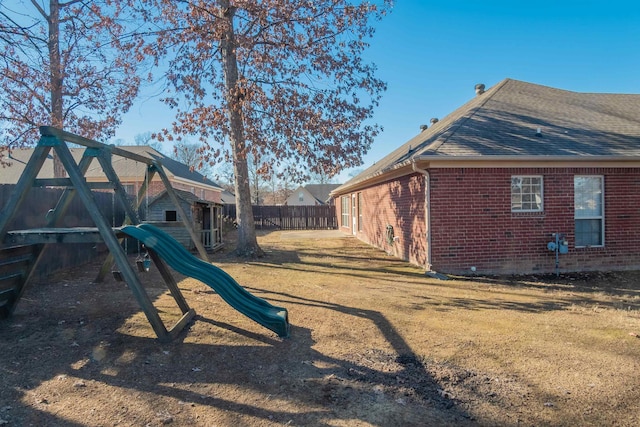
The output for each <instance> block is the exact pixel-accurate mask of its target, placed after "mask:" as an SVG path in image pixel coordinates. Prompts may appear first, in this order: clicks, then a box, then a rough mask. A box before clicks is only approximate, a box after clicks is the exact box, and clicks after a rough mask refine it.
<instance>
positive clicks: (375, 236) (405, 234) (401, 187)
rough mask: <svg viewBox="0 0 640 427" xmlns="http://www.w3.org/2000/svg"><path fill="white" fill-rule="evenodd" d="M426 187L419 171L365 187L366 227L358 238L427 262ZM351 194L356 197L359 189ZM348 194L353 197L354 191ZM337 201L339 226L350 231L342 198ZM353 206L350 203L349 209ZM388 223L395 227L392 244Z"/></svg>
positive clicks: (391, 251) (400, 254) (389, 251)
mask: <svg viewBox="0 0 640 427" xmlns="http://www.w3.org/2000/svg"><path fill="white" fill-rule="evenodd" d="M424 188H425V187H424V178H423V177H422V175H418V174H416V175H411V176H407V177H403V178H401V179H399V180H396V181H389V182H386V183H383V184H380V185H378V186H375V187H370V188H367V189H364V190H362V199H363V203H362V228H363V230H362V231H358V232H357V233H356V237H358V238H359V239H360V240H362V241H364V242H366V243H369V244H371V245H372V246H375V247H377V248H380V249H382V250H384V251H385V252H387V253H389V254H392V255H394V256H397V257H399V258H401V259H404V260H407V261H409V262H412V263H414V264H417V265H424V264H425V262H426V247H427V246H426V231H425V230H426V226H425V216H424V191H425V190H424ZM352 194H356V197H357V192H356V193H352ZM349 197H350V200H351V194H349ZM335 204H336V213H337V215H338V220H339V221H340V229H341V230H342V231H344V232H345V233H349V234H350V233H351V232H352V230H351V227H350V226H349V227H343V226H342V221H341V219H342V216H341V214H342V210H341V206H342V204H341V202H340V199H339V198H338V199H336V201H335ZM351 206H352V204H351V202H350V203H349V210H350V211H351ZM349 218H351V212H349ZM387 225H391V226H392V227H393V234H394V236H395V237H396V239H395V240H394V242H393V243H392V244H390V243H389V242H388V238H387Z"/></svg>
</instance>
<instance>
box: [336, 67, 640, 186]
mask: <svg viewBox="0 0 640 427" xmlns="http://www.w3.org/2000/svg"><path fill="white" fill-rule="evenodd" d="M534 158H536V159H538V160H555V161H559V160H564V161H567V160H568V161H576V160H580V161H584V160H594V161H597V160H635V161H639V160H640V95H637V94H608V93H579V92H571V91H567V90H561V89H554V88H551V87H547V86H541V85H537V84H532V83H527V82H522V81H518V80H512V79H505V80H503V81H502V82H500V83H498V84H497V85H495V86H494V87H492V88H491V89H489V90H487V91H486V92H484V93H482V94H480V95H478V96H476V97H475V98H473V99H471V100H470V101H469V102H467V103H466V104H464V105H463V106H461V107H460V108H458V109H457V110H455V111H453V112H452V113H451V114H449V115H448V116H447V117H445V118H444V119H442V120H440V121H438V122H437V123H435V124H433V126H431V127H430V128H428V129H426V130H424V131H422V132H421V133H420V134H418V135H416V136H415V137H414V138H412V139H410V140H409V141H407V142H406V143H405V144H404V145H402V146H400V147H399V148H398V149H396V150H395V151H393V152H392V153H390V154H389V155H387V156H385V157H384V158H383V159H381V160H380V161H378V162H376V163H375V164H374V165H372V166H371V167H369V168H368V169H366V170H364V171H363V172H362V173H360V174H359V175H357V176H356V177H354V178H353V179H351V180H350V181H348V182H346V183H345V184H344V185H343V186H342V187H340V188H338V189H337V190H338V191H335V192H334V193H339V192H340V191H342V190H346V189H348V188H351V187H354V186H358V184H360V183H364V182H365V181H368V180H370V179H372V178H375V177H380V176H382V175H387V174H389V173H392V171H396V170H398V169H400V168H403V167H404V168H405V169H407V171H409V170H410V169H409V168H407V166H409V165H411V164H412V163H413V162H423V163H424V162H438V161H451V160H456V161H477V160H480V159H482V160H485V161H486V160H492V159H493V160H514V161H518V160H525V159H527V160H532V159H534Z"/></svg>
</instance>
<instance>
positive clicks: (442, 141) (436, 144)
mask: <svg viewBox="0 0 640 427" xmlns="http://www.w3.org/2000/svg"><path fill="white" fill-rule="evenodd" d="M511 81H513V80H512V79H510V78H505V79H503V80H502V81H501V82H499V83H498V84H496V85H495V86H493V87H492V88H491V89H489V90H488V91H487V92H485V93H486V96H484V97H483V98H484V99H482V100H481V101H480V103H479V104H478V105H477V106H475V107H472V108H470V109H469V111H471V114H469V115H468V116H466V117H465V118H464V119H463V120H461V121H460V122H459V123H457V124H456V125H455V126H454V127H451V128H449V129H447V131H445V132H443V135H446V136H445V138H444V139H441V138H437V139H436V140H435V141H433V142H432V143H431V144H429V146H428V147H426V148H425V149H424V150H422V151H421V152H420V155H423V154H424V153H425V152H427V151H436V150H437V149H438V148H440V147H441V146H442V145H443V144H445V143H446V142H447V141H448V140H449V138H451V137H452V136H453V134H455V133H456V131H457V130H458V129H460V127H462V125H463V124H465V123H466V122H467V121H469V120H470V119H471V118H472V117H473V116H475V115H476V113H477V112H478V111H479V110H480V109H481V108H482V107H484V105H485V104H486V103H487V102H489V100H490V99H491V98H493V97H494V96H495V94H496V93H498V91H499V90H500V89H502V87H503V86H505V85H506V84H507V83H509V82H511ZM489 92H490V93H489ZM472 101H473V99H472ZM416 156H418V153H416V154H414V155H413V156H412V157H411V158H412V159H414V158H415V157H416Z"/></svg>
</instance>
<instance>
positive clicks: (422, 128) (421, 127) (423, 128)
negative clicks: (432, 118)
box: [420, 125, 429, 132]
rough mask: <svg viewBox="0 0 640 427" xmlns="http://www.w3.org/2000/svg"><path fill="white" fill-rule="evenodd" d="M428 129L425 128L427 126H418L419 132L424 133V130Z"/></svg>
mask: <svg viewBox="0 0 640 427" xmlns="http://www.w3.org/2000/svg"><path fill="white" fill-rule="evenodd" d="M428 127H429V126H427V125H420V131H421V132H424V131H425V130H427V128H428Z"/></svg>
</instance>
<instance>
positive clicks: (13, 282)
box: [0, 126, 208, 342]
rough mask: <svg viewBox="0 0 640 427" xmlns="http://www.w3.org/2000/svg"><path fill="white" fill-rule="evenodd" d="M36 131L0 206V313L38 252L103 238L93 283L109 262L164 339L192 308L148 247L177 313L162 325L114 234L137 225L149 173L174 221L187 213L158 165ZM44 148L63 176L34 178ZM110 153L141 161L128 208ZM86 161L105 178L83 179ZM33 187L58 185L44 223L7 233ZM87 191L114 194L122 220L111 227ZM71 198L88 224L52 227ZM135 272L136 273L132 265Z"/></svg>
mask: <svg viewBox="0 0 640 427" xmlns="http://www.w3.org/2000/svg"><path fill="white" fill-rule="evenodd" d="M40 134H41V137H40V140H39V142H38V144H37V146H36V148H35V150H34V152H33V155H32V156H31V158H30V160H29V162H28V163H27V166H26V167H25V169H24V172H23V173H22V176H21V177H20V179H19V180H18V182H17V184H16V187H15V191H14V192H13V193H12V195H11V197H10V198H9V200H8V202H7V204H6V205H5V206H4V207H3V209H2V211H0V318H5V317H8V316H10V315H11V313H12V312H13V310H14V308H15V306H16V304H17V303H18V301H19V300H20V297H21V296H22V294H23V292H24V290H25V288H26V287H27V285H28V283H29V282H30V281H31V279H32V278H33V273H34V272H35V271H36V268H37V267H38V263H39V261H40V260H41V258H42V254H43V253H44V251H45V250H46V249H47V247H48V246H49V245H50V244H52V243H70V244H73V243H98V242H104V243H105V244H106V246H107V248H108V250H109V255H108V256H107V259H106V260H105V262H104V264H103V266H102V269H101V270H100V272H99V273H98V275H97V278H96V281H101V280H103V279H104V277H105V275H106V274H107V273H108V272H109V271H110V270H111V267H112V265H115V267H117V270H116V271H114V277H116V278H119V279H121V280H123V281H125V282H126V283H127V285H128V286H129V288H130V289H131V291H132V292H133V294H134V296H135V298H136V300H137V301H138V304H139V305H140V307H141V308H142V310H143V311H144V313H145V315H146V316H147V319H148V320H149V323H150V324H151V326H152V327H153V330H154V332H155V333H156V336H157V337H158V339H159V340H160V341H162V342H167V341H171V340H172V339H174V338H175V337H176V336H177V335H178V334H179V333H180V332H181V331H182V330H183V329H184V327H185V326H186V325H187V324H188V323H189V322H190V321H191V320H192V319H193V318H194V316H195V311H194V310H193V309H191V308H190V307H189V305H188V304H187V302H186V300H185V298H184V296H183V295H182V292H181V291H180V289H179V288H178V285H177V283H176V281H175V279H174V278H173V275H172V274H171V271H170V270H169V268H168V267H167V265H166V264H165V263H164V261H163V260H162V259H161V258H160V257H159V256H158V255H157V253H156V252H155V251H153V250H151V249H148V254H149V257H150V259H151V260H153V263H154V264H155V266H156V268H158V271H159V272H160V274H161V276H162V278H163V279H164V281H165V283H166V285H167V288H168V290H169V291H170V293H171V295H172V296H173V298H174V300H175V301H176V304H177V305H178V307H179V308H180V310H181V312H182V317H181V318H180V319H179V320H178V321H177V322H176V323H175V324H174V325H173V326H172V327H170V328H167V327H166V326H165V324H164V322H163V321H162V320H161V318H160V316H159V314H158V310H157V309H156V308H155V306H154V305H153V303H152V301H151V298H150V297H149V295H148V294H147V292H146V291H145V289H144V287H143V286H142V283H141V282H140V278H139V276H138V274H137V273H136V272H135V271H134V268H133V267H132V265H131V264H130V262H129V260H128V257H127V255H126V253H125V251H124V250H123V247H122V245H121V242H122V239H123V238H124V237H125V235H124V234H123V233H122V228H123V226H126V225H138V224H140V218H139V215H138V209H139V208H140V204H141V203H142V200H143V199H144V197H145V195H146V194H147V191H148V185H149V182H151V180H152V179H153V177H154V176H155V175H156V174H157V175H158V176H159V177H160V179H161V180H162V183H163V184H164V187H165V189H166V191H167V194H168V195H169V197H170V198H171V200H172V202H173V204H174V205H175V208H176V210H177V212H178V215H180V216H181V217H182V218H187V215H186V213H185V212H184V210H183V209H182V207H181V204H180V202H179V201H178V198H177V196H176V194H175V191H174V189H173V188H172V186H171V183H170V181H169V178H168V177H167V174H166V173H165V171H164V169H163V167H162V164H161V162H160V161H158V160H154V159H150V158H147V157H143V156H140V155H137V154H134V153H131V152H129V151H126V150H122V149H120V148H117V147H115V146H112V145H106V144H102V143H99V142H97V141H93V140H90V139H87V138H83V137H81V136H78V135H74V134H71V133H68V132H65V131H62V130H60V129H56V128H53V127H50V126H43V127H41V128H40ZM69 143H71V144H76V145H80V146H83V147H85V149H84V152H83V155H82V158H81V159H80V161H79V162H77V163H76V161H75V160H74V158H73V156H72V154H71V152H70V150H69V147H68V145H67V144H69ZM52 149H53V150H54V152H55V154H56V155H57V157H58V158H59V159H60V161H61V163H62V164H63V166H64V168H65V170H66V173H67V174H68V176H69V177H68V178H47V179H39V178H37V176H38V173H39V172H40V170H41V169H42V166H43V164H44V162H45V159H46V158H47V156H48V155H49V153H50V152H51V150H52ZM113 156H121V157H126V158H129V159H132V160H135V161H136V162H141V163H144V164H146V165H147V167H146V172H145V177H144V181H143V184H142V186H141V188H140V190H139V192H138V197H137V198H136V200H137V206H133V203H132V201H131V200H130V199H129V198H128V197H127V194H126V191H125V188H124V186H123V185H122V183H121V182H120V180H119V178H118V175H117V174H116V173H115V171H114V169H113V167H112V157H113ZM94 159H95V160H97V161H98V163H99V164H100V166H101V167H102V170H103V172H104V174H105V175H106V177H107V180H108V181H107V182H87V180H86V178H85V174H86V172H87V170H88V169H89V166H90V165H91V163H92V162H93V160H94ZM33 187H61V188H63V189H64V191H63V193H62V195H61V197H60V199H59V200H58V203H57V205H56V206H55V208H53V209H52V210H50V211H49V213H48V214H47V225H46V227H44V228H37V229H28V230H9V229H8V228H9V226H10V225H11V220H12V219H13V218H14V215H15V214H16V212H17V211H18V208H20V206H21V205H22V203H23V202H24V200H25V197H26V195H27V193H28V192H29V190H30V189H31V188H33ZM92 190H112V191H114V195H115V197H116V198H117V200H119V201H120V203H122V205H123V206H124V209H125V212H126V216H125V219H124V222H123V224H121V225H120V226H115V224H110V223H109V220H108V219H107V218H106V217H105V215H104V214H103V213H102V212H101V211H100V210H99V208H98V205H97V204H96V201H95V198H94V196H93V193H92ZM76 196H78V197H79V198H80V199H81V200H82V202H83V204H84V206H85V207H86V208H87V211H88V213H89V216H90V217H91V219H92V220H93V222H94V224H95V228H94V227H78V228H68V227H66V228H65V227H60V223H61V220H62V219H63V218H64V216H65V212H66V210H67V208H68V206H69V204H70V202H71V200H72V199H73V198H74V197H76ZM184 225H185V228H186V229H187V231H188V232H189V235H190V236H191V239H192V240H193V243H194V244H195V246H196V249H197V251H198V253H199V255H200V257H201V258H202V259H203V260H205V261H207V260H208V258H207V252H206V250H205V248H204V247H203V245H202V242H201V240H200V236H198V235H197V234H196V233H195V231H194V230H193V228H192V226H191V224H189V223H188V221H185V222H184ZM139 271H143V270H142V269H139ZM116 273H117V274H116ZM117 276H119V277H117Z"/></svg>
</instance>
